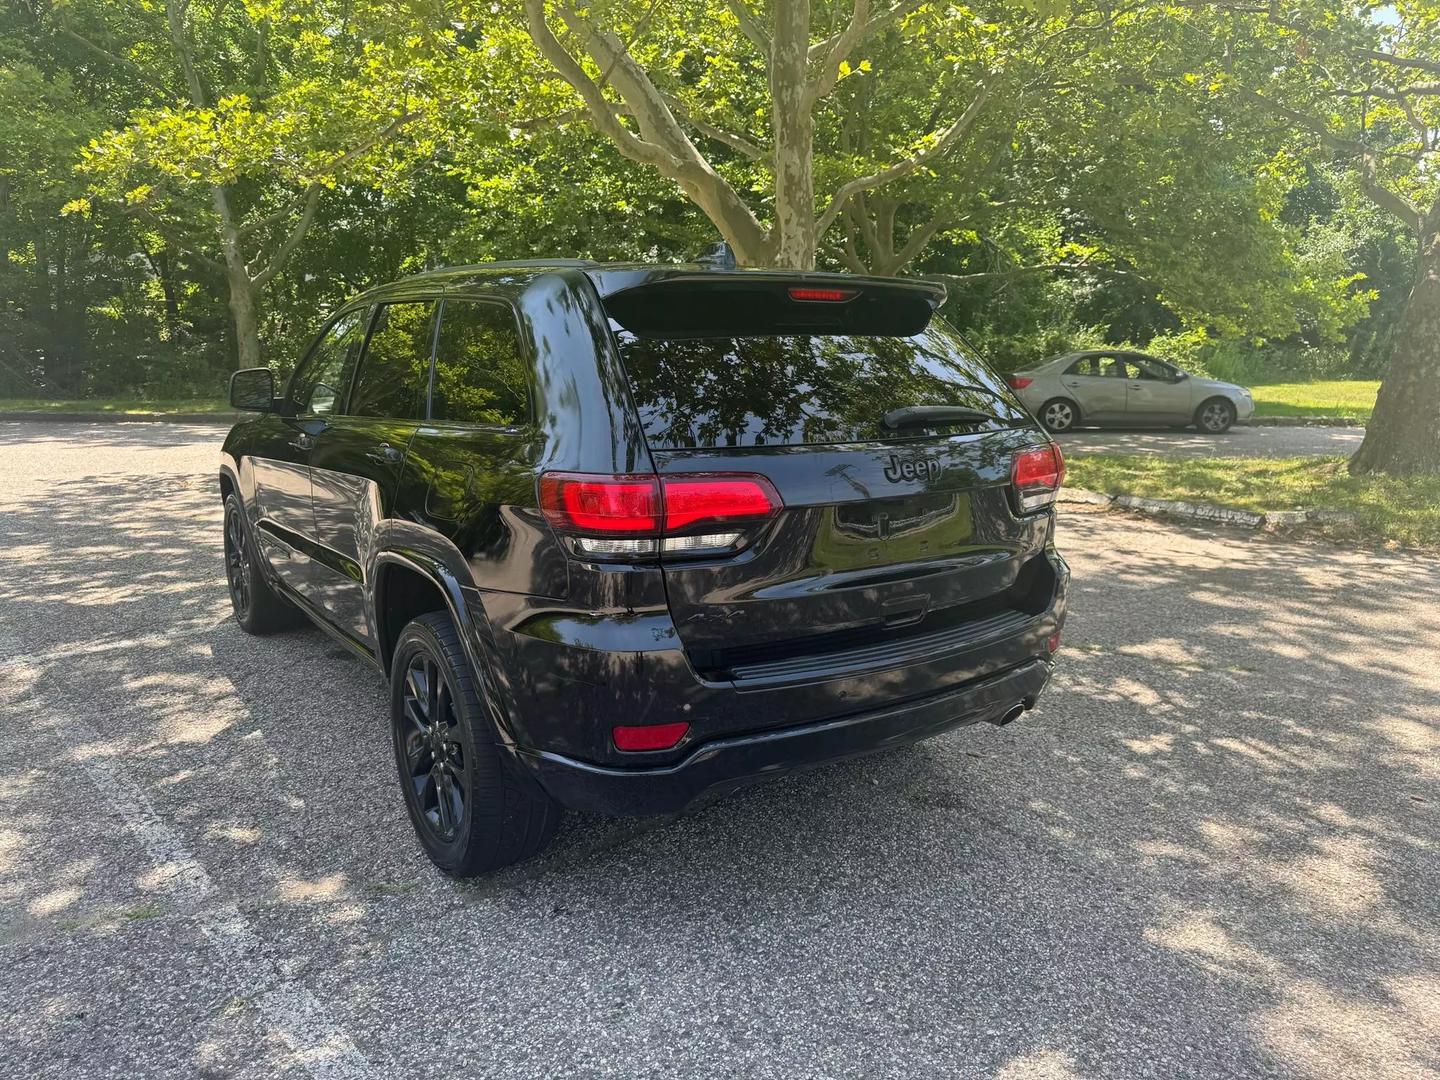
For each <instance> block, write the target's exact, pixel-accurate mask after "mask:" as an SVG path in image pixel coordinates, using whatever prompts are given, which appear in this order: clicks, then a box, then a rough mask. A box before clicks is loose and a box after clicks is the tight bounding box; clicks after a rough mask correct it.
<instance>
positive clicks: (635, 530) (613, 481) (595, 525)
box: [540, 473, 783, 558]
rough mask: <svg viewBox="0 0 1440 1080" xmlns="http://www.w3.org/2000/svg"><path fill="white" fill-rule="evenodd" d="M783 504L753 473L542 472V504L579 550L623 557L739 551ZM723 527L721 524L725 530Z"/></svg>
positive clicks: (765, 480) (591, 553)
mask: <svg viewBox="0 0 1440 1080" xmlns="http://www.w3.org/2000/svg"><path fill="white" fill-rule="evenodd" d="M782 506H783V504H782V503H781V501H780V496H779V494H778V493H777V492H776V491H775V488H774V487H773V486H772V485H771V483H770V481H769V480H767V479H765V477H763V476H754V475H750V474H748V473H741V474H732V473H688V474H677V475H675V476H667V477H656V476H603V475H594V474H590V473H545V474H544V475H543V476H541V477H540V509H541V510H542V511H543V512H544V514H545V518H546V520H547V521H549V522H550V525H551V527H552V528H554V529H555V531H556V532H559V533H561V534H563V535H565V536H569V537H571V538H572V539H573V546H574V548H575V549H576V550H577V551H578V553H580V554H584V555H598V556H609V557H618V558H635V557H646V556H653V555H655V554H657V553H658V552H660V551H665V552H668V553H671V554H676V555H692V556H693V555H707V554H717V553H725V552H730V551H738V550H739V549H740V547H742V546H743V541H744V540H745V539H746V534H745V533H744V532H743V531H741V529H737V528H736V526H737V525H738V526H741V527H742V529H743V527H745V526H753V525H757V524H759V523H761V522H763V521H765V520H766V519H768V518H769V517H771V516H772V515H773V514H775V513H776V512H777V511H778V510H780V509H781V507H782ZM722 530H723V531H722Z"/></svg>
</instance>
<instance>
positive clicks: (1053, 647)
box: [1045, 630, 1060, 653]
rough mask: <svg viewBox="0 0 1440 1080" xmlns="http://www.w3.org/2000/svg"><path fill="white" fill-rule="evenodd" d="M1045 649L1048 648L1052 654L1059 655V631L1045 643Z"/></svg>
mask: <svg viewBox="0 0 1440 1080" xmlns="http://www.w3.org/2000/svg"><path fill="white" fill-rule="evenodd" d="M1045 648H1046V649H1047V650H1048V651H1050V652H1052V653H1057V652H1059V651H1060V631H1059V630H1056V631H1055V632H1054V633H1053V634H1051V635H1050V637H1049V638H1048V639H1047V640H1046V642H1045Z"/></svg>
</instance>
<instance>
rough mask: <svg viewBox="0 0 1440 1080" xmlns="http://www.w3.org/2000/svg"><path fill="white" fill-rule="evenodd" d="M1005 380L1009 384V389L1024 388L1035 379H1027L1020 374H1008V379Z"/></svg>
mask: <svg viewBox="0 0 1440 1080" xmlns="http://www.w3.org/2000/svg"><path fill="white" fill-rule="evenodd" d="M1005 381H1006V382H1007V383H1009V384H1010V389H1011V390H1024V389H1025V388H1026V387H1027V386H1029V385H1030V384H1031V383H1032V382H1034V381H1035V380H1034V379H1027V378H1024V377H1023V376H1020V375H1011V376H1010V377H1009V378H1008V379H1006V380H1005Z"/></svg>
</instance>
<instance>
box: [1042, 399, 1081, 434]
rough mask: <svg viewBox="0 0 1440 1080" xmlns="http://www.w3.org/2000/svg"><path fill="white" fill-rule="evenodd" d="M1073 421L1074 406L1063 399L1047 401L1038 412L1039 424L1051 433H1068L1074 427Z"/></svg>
mask: <svg viewBox="0 0 1440 1080" xmlns="http://www.w3.org/2000/svg"><path fill="white" fill-rule="evenodd" d="M1075 420H1076V410H1075V404H1074V403H1073V402H1070V401H1065V400H1064V399H1063V398H1056V399H1055V400H1054V401H1047V402H1046V403H1045V407H1044V408H1043V409H1041V410H1040V422H1041V423H1042V424H1044V425H1045V426H1046V427H1047V428H1049V429H1050V430H1051V431H1069V430H1070V429H1071V428H1072V427H1074V426H1075Z"/></svg>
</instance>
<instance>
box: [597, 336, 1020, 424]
mask: <svg viewBox="0 0 1440 1080" xmlns="http://www.w3.org/2000/svg"><path fill="white" fill-rule="evenodd" d="M611 326H612V329H613V330H614V331H615V336H616V339H617V340H618V342H619V345H620V355H621V358H622V360H623V361H624V364H625V369H626V372H627V373H628V375H629V378H630V389H631V392H632V394H633V396H634V399H635V405H636V407H637V409H638V410H639V413H640V420H641V422H642V423H643V425H644V427H645V434H646V437H647V439H648V441H649V443H650V445H651V447H653V448H655V449H657V450H658V449H692V448H697V449H698V448H722V447H743V446H796V445H802V444H807V443H847V442H867V441H889V440H897V439H907V438H914V437H916V436H917V435H923V434H925V432H924V431H915V430H908V431H901V432H894V431H890V430H888V429H887V428H885V427H884V426H883V424H882V418H883V417H884V415H885V414H886V413H887V412H889V411H891V410H892V409H898V408H903V407H905V406H909V405H962V406H965V407H968V408H972V409H979V410H982V411H984V412H988V413H993V414H994V415H995V416H996V417H998V418H999V419H998V425H989V426H990V427H995V426H1013V425H1017V424H1022V423H1028V420H1027V418H1026V415H1025V413H1024V412H1023V411H1022V410H1021V409H1020V408H1019V406H1018V405H1017V404H1016V403H1015V399H1014V397H1013V396H1012V395H1011V393H1010V391H1009V389H1008V388H1007V387H1006V386H1005V385H1004V384H1003V383H1002V382H1001V381H1000V380H999V379H998V378H997V377H996V376H995V375H993V374H992V373H991V372H990V370H989V369H988V368H987V367H986V366H985V365H984V364H983V363H981V362H980V361H979V360H978V359H977V358H975V356H974V355H973V354H972V353H971V352H970V351H969V350H968V349H967V348H966V346H965V344H964V343H963V342H962V341H961V340H960V338H959V337H958V336H957V335H956V334H955V333H954V331H952V330H950V329H949V328H948V327H946V326H945V325H944V324H943V323H941V322H939V320H935V321H932V322H931V323H930V325H929V327H928V328H926V329H925V330H923V331H922V332H920V333H919V334H916V335H914V336H913V337H868V336H859V335H847V334H778V335H757V336H753V337H696V338H682V339H665V338H656V337H650V336H646V337H638V336H636V335H635V334H633V333H631V332H630V331H628V330H625V329H624V328H622V327H621V326H620V325H619V324H618V323H614V322H612V324H611ZM981 426H982V427H984V426H985V425H981ZM957 430H975V426H974V425H967V426H965V427H963V428H959V429H957Z"/></svg>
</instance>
